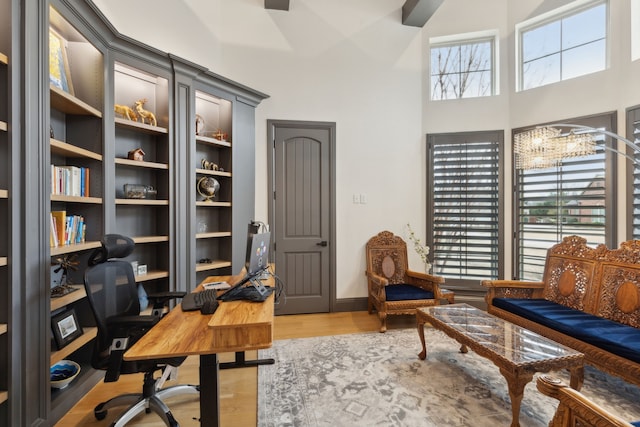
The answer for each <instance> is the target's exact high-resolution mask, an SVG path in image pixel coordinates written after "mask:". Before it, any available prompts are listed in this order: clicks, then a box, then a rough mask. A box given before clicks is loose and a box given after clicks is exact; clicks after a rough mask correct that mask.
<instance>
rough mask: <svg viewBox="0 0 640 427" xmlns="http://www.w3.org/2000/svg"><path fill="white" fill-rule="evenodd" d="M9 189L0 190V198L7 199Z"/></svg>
mask: <svg viewBox="0 0 640 427" xmlns="http://www.w3.org/2000/svg"><path fill="white" fill-rule="evenodd" d="M8 198H9V190H0V199H8Z"/></svg>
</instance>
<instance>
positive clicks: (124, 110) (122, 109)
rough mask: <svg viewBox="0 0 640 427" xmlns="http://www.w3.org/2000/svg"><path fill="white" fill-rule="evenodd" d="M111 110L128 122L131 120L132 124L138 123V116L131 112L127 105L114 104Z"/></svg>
mask: <svg viewBox="0 0 640 427" xmlns="http://www.w3.org/2000/svg"><path fill="white" fill-rule="evenodd" d="M113 109H114V111H115V112H116V114H119V115H121V116H122V117H123V118H127V119H129V120H133V121H134V122H137V121H138V116H137V115H136V113H135V112H134V111H133V109H132V108H131V107H129V106H128V105H120V104H115V105H114V106H113Z"/></svg>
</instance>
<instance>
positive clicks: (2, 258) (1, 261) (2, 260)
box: [0, 256, 8, 267]
mask: <svg viewBox="0 0 640 427" xmlns="http://www.w3.org/2000/svg"><path fill="white" fill-rule="evenodd" d="M7 262H8V260H7V257H6V256H0V267H4V266H5V265H7Z"/></svg>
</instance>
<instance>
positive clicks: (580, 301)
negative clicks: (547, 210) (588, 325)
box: [543, 236, 606, 314]
mask: <svg viewBox="0 0 640 427" xmlns="http://www.w3.org/2000/svg"><path fill="white" fill-rule="evenodd" d="M605 249H606V248H605ZM601 250H602V248H600V247H598V248H596V249H594V248H592V247H590V246H587V240H586V239H584V238H582V237H579V236H568V237H565V238H564V239H563V240H562V242H560V243H558V244H556V245H554V246H552V247H551V248H550V249H549V250H548V251H547V261H546V263H545V270H544V278H543V281H544V284H545V287H544V291H543V297H544V298H545V299H547V300H549V301H554V302H556V303H558V304H562V305H564V306H567V307H570V308H573V309H576V310H580V311H585V312H587V313H592V314H593V310H594V303H595V301H594V300H593V299H594V298H593V297H594V295H593V294H594V292H593V291H592V286H594V282H595V276H596V269H597V265H598V259H597V258H598V256H597V254H598V252H599V251H601Z"/></svg>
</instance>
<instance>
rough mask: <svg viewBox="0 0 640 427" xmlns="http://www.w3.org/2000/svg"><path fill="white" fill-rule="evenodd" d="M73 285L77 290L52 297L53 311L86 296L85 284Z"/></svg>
mask: <svg viewBox="0 0 640 427" xmlns="http://www.w3.org/2000/svg"><path fill="white" fill-rule="evenodd" d="M71 287H73V288H75V289H76V291H74V292H71V293H70V294H66V295H64V296H61V297H58V298H51V311H55V310H57V309H59V308H62V307H64V306H67V305H69V304H71V303H74V302H76V301H79V300H81V299H83V298H86V296H87V291H86V290H85V289H84V286H83V285H71Z"/></svg>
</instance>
